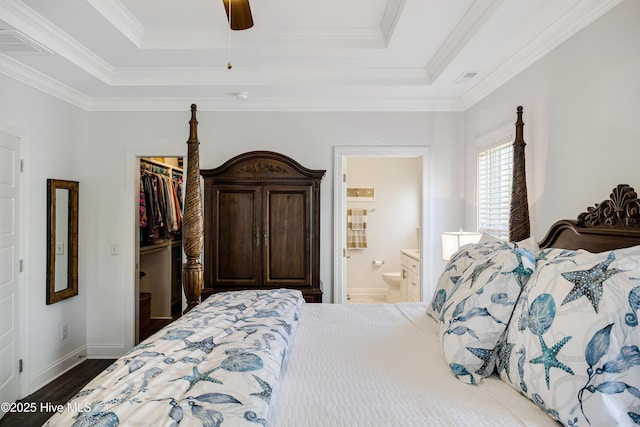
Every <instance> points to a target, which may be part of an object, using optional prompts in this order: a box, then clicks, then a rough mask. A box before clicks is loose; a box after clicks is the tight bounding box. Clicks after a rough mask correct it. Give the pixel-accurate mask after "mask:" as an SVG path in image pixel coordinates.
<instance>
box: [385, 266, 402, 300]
mask: <svg viewBox="0 0 640 427" xmlns="http://www.w3.org/2000/svg"><path fill="white" fill-rule="evenodd" d="M382 279H383V280H384V281H385V283H386V284H387V285H388V286H389V289H388V290H387V302H399V301H401V300H402V294H401V292H400V281H401V280H402V275H401V273H400V272H399V271H393V272H388V273H382Z"/></svg>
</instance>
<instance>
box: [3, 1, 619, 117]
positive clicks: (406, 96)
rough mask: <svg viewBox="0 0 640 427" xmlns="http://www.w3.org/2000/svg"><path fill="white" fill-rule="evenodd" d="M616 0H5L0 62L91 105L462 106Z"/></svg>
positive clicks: (11, 72)
mask: <svg viewBox="0 0 640 427" xmlns="http://www.w3.org/2000/svg"><path fill="white" fill-rule="evenodd" d="M621 1H622V0H553V1H549V0H528V1H526V2H523V1H508V0H502V1H500V0H475V1H474V0H456V1H451V0H324V1H316V0H295V1H294V0H251V10H252V13H253V19H254V22H255V25H254V27H253V28H251V29H249V30H244V31H231V32H230V31H229V30H228V27H227V25H228V24H227V18H226V15H225V11H224V6H223V3H222V0H181V1H169V0H154V1H149V0H56V1H51V0H22V1H19V0H0V30H1V31H0V73H3V74H6V75H8V76H10V77H12V78H14V79H16V80H19V81H22V82H24V83H26V84H28V85H31V86H34V87H36V88H38V89H40V90H43V91H45V92H47V93H50V94H52V95H54V96H56V97H59V98H61V99H63V100H65V101H68V102H70V103H72V104H74V105H77V106H79V107H81V108H84V109H86V110H90V111H100V110H180V111H182V110H184V108H185V107H184V106H185V105H188V104H190V103H192V102H195V103H197V104H198V107H199V109H200V110H222V111H245V110H246V111H463V110H464V109H466V108H468V107H469V106H471V105H473V104H474V103H476V102H477V101H479V100H480V99H482V98H483V97H484V96H486V95H487V94H489V93H490V92H491V91H493V90H495V89H496V88H497V87H499V86H500V85H502V84H503V83H505V82H506V81H507V80H508V79H510V78H511V77H513V76H515V75H516V74H517V73H519V72H520V71H522V70H523V69H525V68H526V67H528V66H529V65H531V64H532V63H533V62H535V61H536V60H538V59H539V58H541V57H542V56H544V55H545V54H546V53H548V52H549V51H551V50H552V49H553V48H555V47H556V46H557V45H559V44H560V43H562V42H564V41H565V40H567V39H568V38H569V37H571V36H572V35H573V34H575V33H576V32H578V31H580V30H581V29H582V28H584V27H585V26H587V25H589V24H590V23H591V22H593V21H595V20H596V19H597V18H598V17H600V16H601V15H603V14H604V13H606V12H607V11H608V10H610V9H611V8H612V7H614V6H615V5H617V4H618V3H620V2H621ZM228 62H231V63H232V65H233V67H232V68H231V69H227V63H228ZM239 93H240V94H243V96H237V94H239Z"/></svg>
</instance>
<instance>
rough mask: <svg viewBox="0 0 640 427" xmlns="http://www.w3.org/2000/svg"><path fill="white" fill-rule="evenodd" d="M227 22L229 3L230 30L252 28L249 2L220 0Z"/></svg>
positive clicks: (244, 0)
mask: <svg viewBox="0 0 640 427" xmlns="http://www.w3.org/2000/svg"><path fill="white" fill-rule="evenodd" d="M222 2H223V3H224V10H225V11H226V12H227V20H229V3H231V29H232V30H246V29H247V28H251V27H253V17H252V16H251V7H250V6H249V0H222Z"/></svg>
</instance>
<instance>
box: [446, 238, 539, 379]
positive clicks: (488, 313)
mask: <svg viewBox="0 0 640 427" xmlns="http://www.w3.org/2000/svg"><path fill="white" fill-rule="evenodd" d="M534 267H535V255H534V253H533V252H531V251H530V250H528V249H526V248H522V247H519V246H518V245H517V244H514V243H504V244H503V245H502V246H501V247H500V248H499V249H498V250H497V251H495V252H492V253H491V254H489V255H486V256H484V257H482V258H480V259H478V260H476V262H474V263H473V264H471V266H470V267H469V268H467V270H466V271H465V272H464V273H463V274H462V276H461V277H460V278H459V279H458V281H457V282H456V284H455V286H454V288H453V289H452V290H451V296H450V297H449V299H447V301H446V303H445V305H444V307H443V309H442V312H441V314H440V318H439V332H440V341H441V343H442V350H443V352H444V356H445V359H446V360H447V362H448V363H449V367H450V368H451V371H452V372H453V373H454V375H455V376H456V377H457V378H458V379H459V380H461V381H462V382H465V383H470V384H477V383H479V382H480V381H481V380H482V378H484V377H487V376H489V375H491V374H492V373H493V371H494V368H495V361H496V357H497V352H498V350H499V343H500V342H501V341H502V340H503V339H504V334H505V331H506V329H507V324H508V323H509V319H510V318H511V314H512V313H513V308H514V306H515V304H516V301H517V300H518V297H519V296H520V292H521V291H522V289H523V287H524V284H525V283H526V282H527V280H528V278H529V276H530V275H531V273H533V270H534Z"/></svg>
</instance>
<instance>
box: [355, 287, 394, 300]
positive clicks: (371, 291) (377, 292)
mask: <svg viewBox="0 0 640 427" xmlns="http://www.w3.org/2000/svg"><path fill="white" fill-rule="evenodd" d="M347 295H353V296H372V297H385V298H386V296H387V290H386V289H381V288H347Z"/></svg>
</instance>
